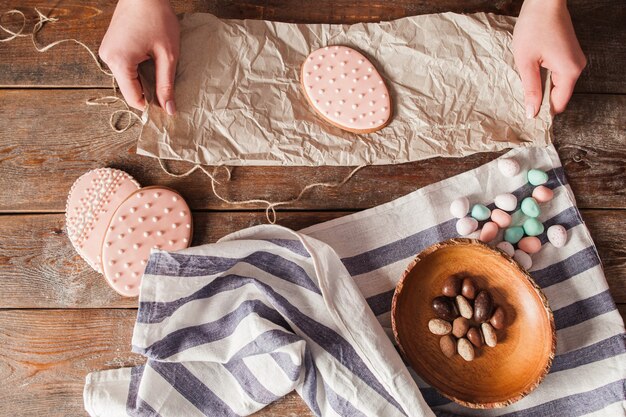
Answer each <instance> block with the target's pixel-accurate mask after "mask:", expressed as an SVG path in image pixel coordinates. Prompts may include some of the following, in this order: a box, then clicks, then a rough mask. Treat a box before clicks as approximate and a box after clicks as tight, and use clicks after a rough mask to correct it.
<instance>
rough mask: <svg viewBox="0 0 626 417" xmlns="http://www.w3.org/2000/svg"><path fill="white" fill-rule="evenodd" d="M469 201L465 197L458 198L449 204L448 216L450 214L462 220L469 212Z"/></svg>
mask: <svg viewBox="0 0 626 417" xmlns="http://www.w3.org/2000/svg"><path fill="white" fill-rule="evenodd" d="M469 206H470V203H469V200H468V199H467V197H459V198H457V199H456V200H454V201H453V202H452V203H450V214H452V215H453V216H454V217H456V218H457V219H462V218H463V217H465V216H466V215H467V212H468V211H469Z"/></svg>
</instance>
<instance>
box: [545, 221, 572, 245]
mask: <svg viewBox="0 0 626 417" xmlns="http://www.w3.org/2000/svg"><path fill="white" fill-rule="evenodd" d="M547 235H548V240H549V241H550V243H552V245H553V246H554V247H555V248H562V247H563V246H565V244H566V243H567V230H565V228H564V227H563V226H561V225H560V224H555V225H553V226H550V227H548V232H547Z"/></svg>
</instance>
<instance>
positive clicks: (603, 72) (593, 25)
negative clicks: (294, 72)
mask: <svg viewBox="0 0 626 417" xmlns="http://www.w3.org/2000/svg"><path fill="white" fill-rule="evenodd" d="M172 3H173V5H174V9H175V11H176V12H177V13H185V12H209V13H213V14H215V15H217V16H219V17H222V18H235V19H265V20H275V21H286V22H298V23H355V22H364V21H370V22H372V21H381V20H391V19H397V18H400V17H404V16H412V15H418V14H426V13H439V12H446V11H452V12H459V13H472V12H478V11H484V12H493V13H499V14H512V15H517V13H518V12H519V9H520V7H521V4H522V1H521V0H501V1H497V2H492V1H486V0H471V1H463V0H445V1H438V2H427V1H422V0H412V1H411V0H396V1H393V2H391V1H384V0H362V1H355V0H318V1H315V2H302V1H299V0H270V1H268V0H247V1H246V0H236V1H224V0H206V1H188V2H184V1H181V0H176V1H173V2H172ZM568 4H569V8H570V12H571V15H572V20H573V23H574V26H575V29H576V32H577V34H578V37H579V39H580V43H581V45H582V48H583V50H584V52H585V53H586V55H587V57H588V60H589V65H588V67H587V69H585V71H584V73H583V74H582V76H581V79H580V81H579V83H578V85H577V87H576V91H578V92H596V93H626V85H625V84H624V81H623V67H624V65H626V44H625V43H624V42H623V39H624V38H625V37H626V26H625V25H624V24H623V22H624V20H626V10H625V8H624V7H623V3H622V2H621V0H600V1H592V0H573V1H570V2H568ZM13 7H17V8H19V9H20V10H22V11H24V12H25V13H26V14H27V15H28V17H29V22H28V23H29V25H28V30H31V28H32V25H33V24H34V22H35V21H36V19H35V17H36V14H35V12H34V11H33V7H38V8H39V9H40V10H41V11H42V12H43V13H44V14H46V15H49V16H51V17H57V18H59V21H58V22H56V23H53V24H48V25H46V27H45V28H44V30H43V31H42V32H41V34H40V36H39V41H40V42H41V44H47V43H50V42H52V41H54V40H57V39H63V38H76V39H80V40H81V41H83V42H85V43H86V44H87V45H88V46H90V47H91V48H92V49H93V50H94V51H97V49H98V47H99V44H100V41H101V39H102V36H103V35H104V33H105V31H106V28H107V26H108V23H109V21H110V18H111V15H112V14H113V10H114V7H115V2H112V1H104V0H88V1H82V2H72V3H70V2H68V1H59V2H57V3H56V4H54V5H50V4H49V3H48V2H45V1H42V0H27V1H21V2H15V1H7V2H5V3H3V4H2V5H0V12H2V11H6V10H9V9H10V8H13ZM5 21H6V23H7V25H10V26H9V27H11V28H15V27H16V25H17V27H18V28H19V24H18V22H17V21H16V19H15V18H10V17H8V18H6V19H5ZM109 85H110V80H109V78H108V77H106V76H105V75H103V74H101V73H100V72H99V71H98V70H97V68H96V67H95V66H94V63H93V61H92V60H91V57H89V56H88V55H87V53H86V52H85V51H84V50H82V49H81V48H79V47H77V46H76V45H72V44H63V45H61V46H59V47H58V48H57V49H55V50H54V51H51V52H49V53H46V54H39V53H37V52H36V51H35V50H34V49H33V47H32V44H31V43H30V40H29V39H27V38H21V39H18V40H16V41H15V42H11V43H3V44H0V86H39V87H41V86H66V87H68V86H74V87H77V86H81V87H85V86H92V87H95V86H103V87H106V86H109Z"/></svg>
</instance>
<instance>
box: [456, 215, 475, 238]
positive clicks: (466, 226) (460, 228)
mask: <svg viewBox="0 0 626 417" xmlns="http://www.w3.org/2000/svg"><path fill="white" fill-rule="evenodd" d="M476 229H478V222H477V221H476V219H473V218H471V217H463V218H462V219H459V220H458V221H457V222H456V231H457V233H458V234H459V235H461V236H467V235H469V234H471V233H472V232H474V231H475V230H476Z"/></svg>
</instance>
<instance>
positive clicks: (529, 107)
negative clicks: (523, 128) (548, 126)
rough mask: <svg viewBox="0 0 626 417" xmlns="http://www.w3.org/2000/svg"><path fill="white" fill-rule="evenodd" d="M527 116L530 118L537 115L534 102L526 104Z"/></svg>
mask: <svg viewBox="0 0 626 417" xmlns="http://www.w3.org/2000/svg"><path fill="white" fill-rule="evenodd" d="M526 117H527V118H528V119H533V118H534V117H535V106H534V105H533V104H530V103H528V104H527V105H526Z"/></svg>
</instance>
